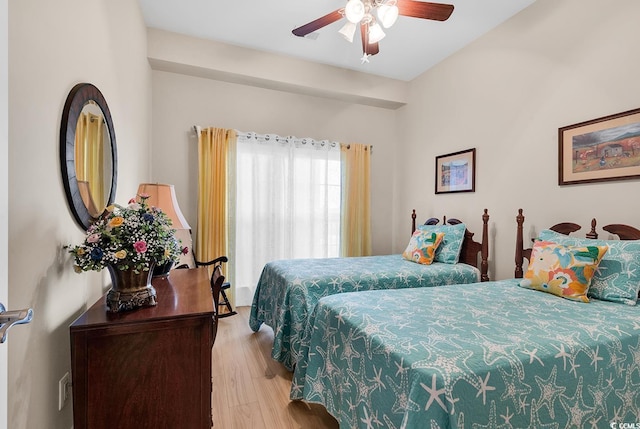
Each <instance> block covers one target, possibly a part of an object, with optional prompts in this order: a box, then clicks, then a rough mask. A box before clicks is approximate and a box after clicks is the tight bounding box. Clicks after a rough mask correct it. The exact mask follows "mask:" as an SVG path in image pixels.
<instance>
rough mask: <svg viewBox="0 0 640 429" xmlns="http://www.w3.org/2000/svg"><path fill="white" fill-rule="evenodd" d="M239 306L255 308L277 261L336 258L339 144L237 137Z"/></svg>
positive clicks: (337, 240)
mask: <svg viewBox="0 0 640 429" xmlns="http://www.w3.org/2000/svg"><path fill="white" fill-rule="evenodd" d="M236 171H237V174H236V177H237V178H236V194H237V196H236V208H235V212H236V217H235V224H236V231H235V235H236V239H235V243H236V249H235V255H236V258H235V260H236V270H235V271H236V279H235V286H236V305H250V304H251V300H252V299H253V294H254V291H255V286H256V284H257V282H258V279H259V277H260V274H261V272H262V268H263V266H264V265H265V264H266V263H267V262H269V261H272V260H277V259H293V258H325V257H337V256H338V254H339V250H340V186H341V184H340V179H341V177H340V174H341V173H340V148H339V144H337V143H332V142H328V141H316V140H311V139H295V138H283V137H278V136H272V135H267V136H256V135H255V134H254V133H248V134H243V133H239V134H238V144H237V170H236Z"/></svg>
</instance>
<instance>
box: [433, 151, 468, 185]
mask: <svg viewBox="0 0 640 429" xmlns="http://www.w3.org/2000/svg"><path fill="white" fill-rule="evenodd" d="M475 190H476V149H475V148H473V149H467V150H462V151H460V152H454V153H449V154H447V155H440V156H436V194H446V193H451V192H475Z"/></svg>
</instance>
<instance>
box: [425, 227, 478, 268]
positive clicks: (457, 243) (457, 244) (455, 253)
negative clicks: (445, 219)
mask: <svg viewBox="0 0 640 429" xmlns="http://www.w3.org/2000/svg"><path fill="white" fill-rule="evenodd" d="M418 229H419V230H421V231H426V232H435V233H436V234H437V233H439V232H442V233H444V239H443V240H442V244H440V246H439V247H438V249H437V250H436V256H435V258H434V261H436V262H444V263H445V264H457V263H458V260H459V259H460V250H461V249H462V242H463V240H464V232H465V231H466V230H467V227H466V226H465V224H463V223H459V224H457V225H420V226H419V227H418Z"/></svg>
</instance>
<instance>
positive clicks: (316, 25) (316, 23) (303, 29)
mask: <svg viewBox="0 0 640 429" xmlns="http://www.w3.org/2000/svg"><path fill="white" fill-rule="evenodd" d="M340 18H342V9H336V10H334V11H333V12H331V13H328V14H326V15H325V16H321V17H320V18H318V19H315V20H313V21H311V22H309V23H307V24H305V25H302V26H300V27H298V28H294V29H293V31H291V32H292V33H293V34H295V35H296V36H299V37H304V36H306V35H307V34H309V33H313V32H314V31H316V30H319V29H321V28H322V27H324V26H327V25H329V24H333V23H334V22H336V21H337V20H339V19H340Z"/></svg>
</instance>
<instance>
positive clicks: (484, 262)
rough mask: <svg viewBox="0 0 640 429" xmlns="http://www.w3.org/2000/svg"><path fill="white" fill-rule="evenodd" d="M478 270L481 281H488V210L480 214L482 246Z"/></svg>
mask: <svg viewBox="0 0 640 429" xmlns="http://www.w3.org/2000/svg"><path fill="white" fill-rule="evenodd" d="M480 259H481V261H480V272H481V273H482V275H481V279H480V280H482V281H483V282H487V281H489V210H487V209H484V214H483V215H482V248H481V249H480Z"/></svg>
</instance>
